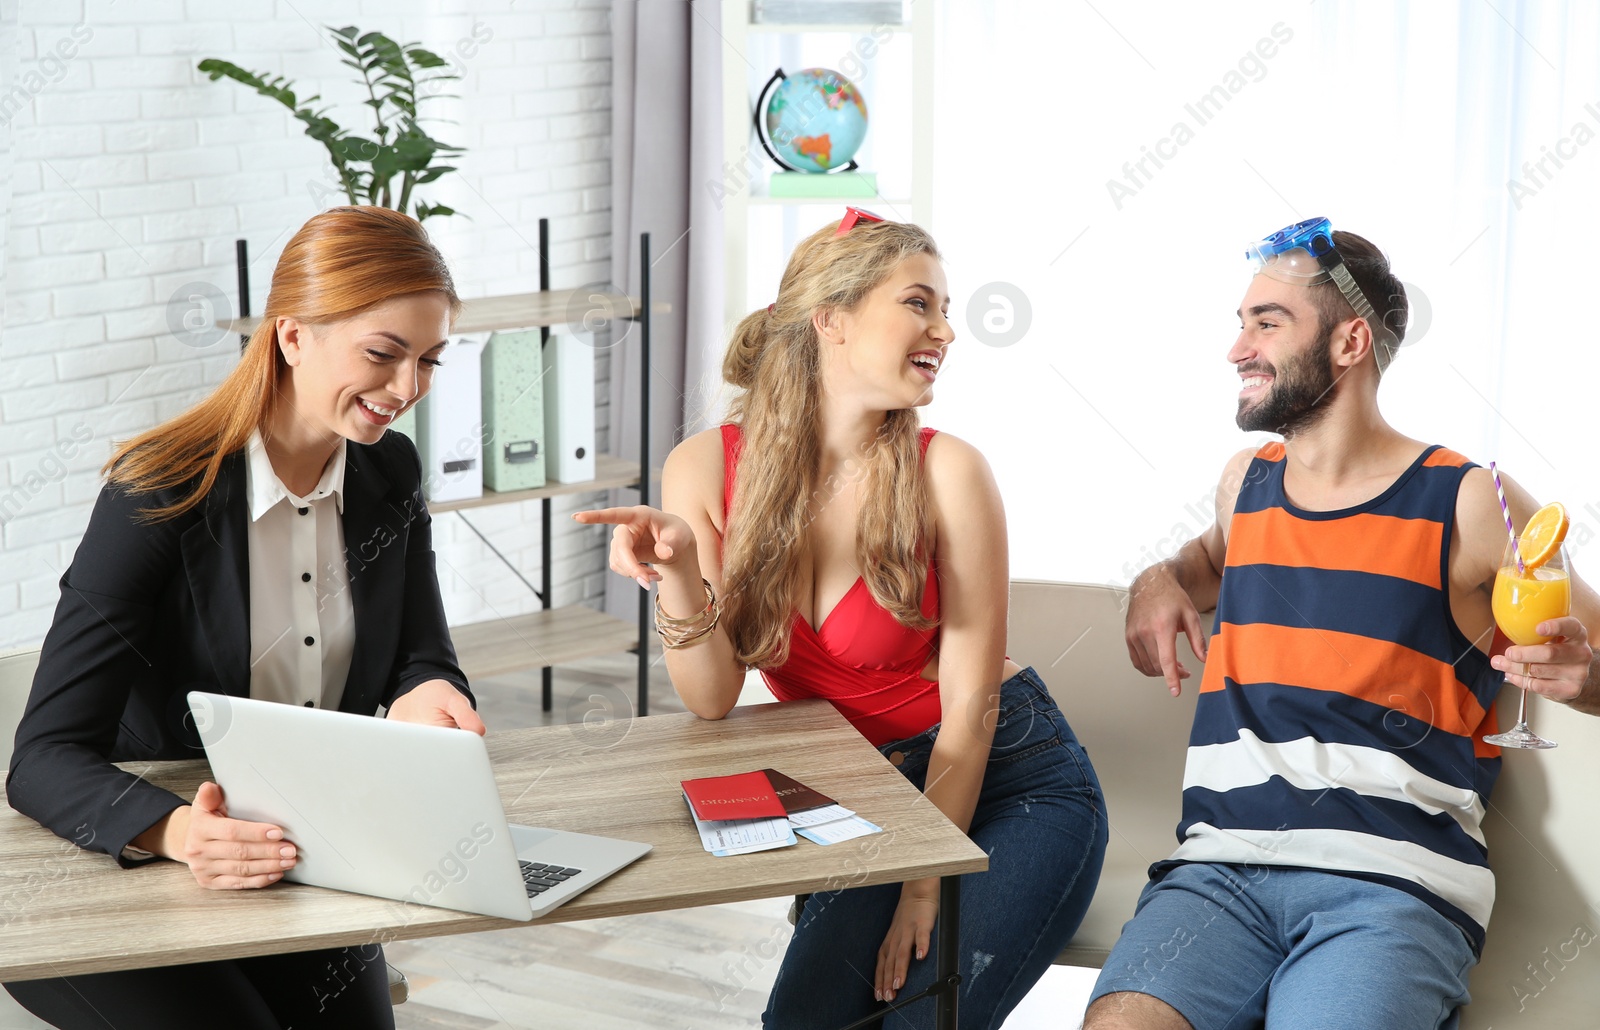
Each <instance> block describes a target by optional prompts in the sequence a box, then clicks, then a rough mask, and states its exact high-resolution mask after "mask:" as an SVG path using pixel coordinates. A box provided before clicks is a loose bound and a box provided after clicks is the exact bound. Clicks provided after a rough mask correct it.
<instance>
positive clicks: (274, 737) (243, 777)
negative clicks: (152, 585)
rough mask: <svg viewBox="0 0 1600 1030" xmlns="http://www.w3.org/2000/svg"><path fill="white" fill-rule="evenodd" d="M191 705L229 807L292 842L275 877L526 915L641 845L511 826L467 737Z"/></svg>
mask: <svg viewBox="0 0 1600 1030" xmlns="http://www.w3.org/2000/svg"><path fill="white" fill-rule="evenodd" d="M189 708H190V711H191V713H192V714H193V717H194V721H195V728H196V729H197V730H198V731H199V734H200V740H201V742H202V743H204V744H205V749H206V758H207V759H209V760H210V763H211V771H212V773H213V775H214V777H215V779H216V781H217V783H218V785H219V786H221V787H222V790H223V795H224V798H225V800H226V803H227V806H228V815H229V816H231V817H232V818H234V819H245V820H249V821H252V822H264V823H272V824H274V825H277V826H281V827H282V828H283V834H284V837H285V839H287V840H288V841H290V842H291V843H293V844H294V845H295V848H296V849H297V851H298V857H299V861H298V862H296V864H295V867H294V868H293V869H290V870H288V871H287V872H286V873H285V874H284V877H283V878H284V879H285V880H291V881H294V882H296V883H309V884H314V885H316V886H318V887H333V888H335V889H337V890H344V891H353V892H355V893H357V894H370V895H373V896H375V897H380V898H392V899H394V900H396V901H402V902H409V903H413V904H419V905H435V906H438V907H440V908H450V909H458V910H460V911H463V912H476V913H479V914H482V915H486V916H498V917H500V918H502V919H533V918H537V917H538V916H542V915H545V914H547V913H549V912H550V911H551V910H553V909H555V908H556V907H558V906H559V905H561V904H562V903H563V902H566V901H570V900H571V899H572V898H574V897H576V896H577V895H579V894H581V893H583V892H584V891H586V890H588V889H589V888H590V887H593V886H594V885H595V884H597V883H599V882H600V881H601V880H603V879H605V878H606V877H608V876H610V875H611V874H612V873H615V872H616V871H618V870H619V869H622V868H623V867H624V866H626V865H628V864H630V863H632V862H634V861H636V860H638V859H640V858H642V857H643V856H644V855H645V854H646V853H647V852H648V851H649V850H650V845H649V844H639V843H635V842H633V841H625V840H614V839H611V838H607V837H593V836H590V835H588V834H583V833H571V832H568V831H566V830H548V829H539V828H537V827H531V826H511V825H508V824H507V823H506V816H505V810H504V809H503V808H501V807H500V791H499V789H498V788H497V787H496V786H495V781H494V772H493V771H492V770H491V769H490V766H489V752H488V750H487V748H485V746H484V741H483V738H482V737H479V736H478V735H477V734H476V733H469V732H467V731H466V730H460V729H452V728H446V727H441V726H419V725H416V724H414V723H405V722H391V721H390V720H388V719H375V718H372V717H371V716H365V715H351V714H349V713H346V712H329V711H323V710H321V709H317V708H301V707H297V706H295V705H286V704H278V703H274V702H270V701H254V700H250V699H248V698H239V697H228V696H225V695H221V694H207V693H202V692H199V691H194V692H191V693H190V694H189ZM530 788H531V784H530Z"/></svg>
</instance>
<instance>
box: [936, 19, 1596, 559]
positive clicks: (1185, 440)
mask: <svg viewBox="0 0 1600 1030" xmlns="http://www.w3.org/2000/svg"><path fill="white" fill-rule="evenodd" d="M918 2H935V3H937V4H938V8H937V9H938V12H939V16H938V32H937V47H938V83H939V86H938V90H937V95H936V97H935V99H934V102H935V104H936V109H937V118H938V123H939V125H940V127H941V128H940V132H939V133H938V134H937V139H936V151H935V156H936V166H937V171H936V178H935V193H934V218H933V225H932V228H933V230H934V232H935V233H936V235H937V236H938V238H939V241H940V244H941V246H942V247H943V249H944V250H945V252H946V257H947V268H948V272H949V276H950V281H951V290H952V296H953V297H954V298H955V304H954V311H953V315H954V319H953V320H954V321H955V323H956V326H957V331H958V333H959V334H960V336H959V338H958V339H957V341H956V343H955V346H954V349H953V353H952V358H953V360H950V361H949V362H948V363H947V364H946V366H945V370H944V372H943V373H942V374H941V375H940V382H939V385H938V388H937V395H936V399H935V401H934V403H933V405H932V406H930V408H929V409H928V410H927V411H926V412H925V421H926V423H927V424H930V425H934V426H938V427H940V428H943V429H948V430H950V431H952V432H954V433H957V434H958V435H961V436H964V437H966V438H967V439H969V440H971V441H973V442H974V443H975V444H976V445H977V446H978V447H979V448H980V449H981V450H982V451H983V452H984V453H985V455H986V456H987V457H988V458H989V460H990V462H991V463H992V464H993V466H994V468H995V471H996V474H997V476H998V478H999V480H1000V486H1001V490H1002V493H1003V495H1004V497H1005V501H1006V507H1007V512H1008V517H1009V525H1010V532H1011V546H1012V565H1011V569H1012V574H1013V575H1015V576H1037V577H1047V578H1058V579H1076V580H1086V581H1092V582H1113V583H1126V582H1128V580H1129V579H1130V578H1131V576H1132V575H1134V574H1135V573H1137V572H1138V571H1139V569H1141V568H1143V567H1144V566H1146V565H1148V564H1150V563H1151V562H1152V561H1155V560H1157V559H1159V558H1162V557H1166V556H1168V555H1170V554H1171V553H1173V552H1174V551H1175V550H1176V549H1177V547H1178V545H1179V544H1181V543H1182V542H1183V540H1185V539H1187V538H1188V537H1190V536H1193V535H1195V534H1196V533H1198V532H1199V531H1200V530H1201V529H1203V528H1204V527H1205V526H1206V525H1207V524H1208V523H1209V522H1210V520H1211V508H1210V504H1211V489H1212V487H1213V485H1214V484H1215V483H1216V481H1217V479H1218V477H1219V475H1220V473H1221V470H1222V467H1223V464H1224V462H1225V461H1226V459H1227V458H1228V456H1229V455H1231V454H1232V453H1234V452H1235V451H1237V450H1238V449H1240V448H1241V447H1245V446H1248V445H1250V444H1251V443H1252V442H1254V440H1253V439H1252V438H1249V437H1246V436H1245V435H1244V434H1241V433H1239V432H1238V431H1237V430H1236V429H1235V428H1234V425H1233V409H1234V403H1235V402H1234V397H1235V393H1236V391H1237V389H1238V387H1237V381H1236V379H1235V377H1234V373H1233V370H1232V368H1231V366H1229V365H1228V364H1227V362H1226V361H1225V360H1224V355H1225V353H1226V351H1227V349H1228V347H1229V345H1230V344H1231V342H1232V340H1233V338H1234V337H1235V335H1236V334H1237V331H1238V321H1237V319H1236V317H1235V315H1234V310H1235V308H1236V307H1237V306H1238V302H1239V300H1240V298H1241V297H1242V296H1243V293H1244V290H1245V287H1246V284H1247V279H1248V269H1247V266H1246V263H1245V261H1244V258H1243V244H1244V243H1245V242H1246V241H1247V240H1251V239H1259V238H1260V237H1262V236H1263V235H1265V234H1267V233H1270V232H1272V231H1274V230H1276V229H1278V228H1280V227H1282V226H1285V225H1287V224H1289V223H1291V222H1294V221H1297V220H1299V219H1302V218H1307V217H1310V216H1313V215H1326V216H1328V217H1330V218H1331V219H1332V220H1333V224H1334V226H1335V228H1343V229H1349V230H1351V231H1354V232H1358V233H1360V234H1362V235H1364V236H1367V237H1368V238H1369V239H1371V240H1372V241H1373V242H1375V243H1376V244H1378V245H1379V246H1380V247H1382V248H1383V249H1384V250H1385V251H1386V252H1387V253H1388V254H1389V257H1390V259H1391V262H1392V264H1393V267H1394V269H1395V271H1396V273H1397V274H1398V275H1399V276H1400V278H1401V279H1402V280H1404V281H1405V282H1407V283H1408V284H1410V286H1411V293H1412V296H1413V299H1414V303H1415V306H1416V307H1417V309H1418V310H1417V313H1416V321H1415V326H1414V329H1413V331H1412V334H1411V338H1410V339H1409V340H1408V342H1407V346H1406V347H1405V348H1404V349H1403V350H1402V352H1401V356H1400V357H1399V359H1398V360H1397V361H1396V363H1395V365H1394V368H1393V371H1392V373H1391V374H1390V375H1389V376H1387V377H1386V379H1385V382H1384V384H1383V386H1382V389H1381V390H1380V393H1379V403H1380V406H1381V408H1382V410H1383V411H1384V412H1385V415H1386V417H1387V418H1388V419H1389V421H1390V422H1391V423H1392V424H1393V425H1395V426H1396V427H1397V428H1398V429H1400V430H1401V431H1402V432H1405V433H1407V434H1409V435H1411V436H1414V437H1417V438H1420V439H1423V440H1426V441H1429V442H1437V443H1442V444H1444V445H1446V446H1448V447H1451V448H1454V449H1456V450H1459V451H1462V452H1463V453H1465V454H1467V455H1468V456H1469V457H1471V458H1473V459H1474V460H1476V461H1479V462H1480V463H1484V464H1487V463H1488V462H1489V461H1490V460H1491V459H1493V460H1496V461H1498V462H1500V463H1501V465H1502V466H1503V467H1505V468H1506V469H1507V470H1508V471H1509V473H1510V474H1511V475H1513V476H1515V477H1516V478H1517V479H1518V480H1519V481H1521V482H1522V483H1523V484H1525V485H1526V486H1527V487H1528V488H1529V489H1530V490H1531V491H1532V492H1533V493H1534V495H1535V496H1536V497H1538V498H1539V499H1541V500H1560V501H1562V502H1564V503H1565V504H1566V505H1567V506H1568V508H1569V510H1570V511H1571V512H1572V515H1573V522H1574V526H1573V530H1572V535H1571V536H1570V537H1569V541H1570V542H1571V543H1572V545H1573V546H1572V550H1573V554H1574V560H1575V562H1576V563H1577V564H1578V566H1579V569H1580V572H1582V571H1583V569H1584V568H1585V567H1586V566H1587V565H1590V564H1593V565H1595V567H1596V568H1597V569H1600V465H1597V462H1596V460H1595V458H1594V445H1595V442H1596V440H1597V437H1600V433H1597V431H1596V429H1595V421H1594V418H1593V415H1592V414H1591V411H1590V410H1589V405H1590V401H1589V395H1590V393H1591V392H1592V384H1593V382H1594V377H1595V372H1596V371H1597V370H1600V351H1597V349H1596V340H1595V336H1596V330H1595V328H1594V319H1593V317H1592V307H1593V304H1592V298H1593V296H1594V295H1595V292H1596V286H1595V270H1596V268H1597V267H1600V261H1597V260H1596V258H1595V257H1594V250H1593V246H1592V241H1595V240H1597V239H1600V199H1597V195H1596V191H1595V189H1594V186H1593V184H1594V182H1595V177H1596V176H1597V175H1600V48H1597V45H1596V44H1597V43H1600V8H1596V7H1595V6H1594V5H1591V4H1588V3H1576V2H1574V3H1558V2H1550V3H1539V4H1510V3H1494V4H1490V3H1461V4H1443V3H1420V2H1412V3H1403V2H1402V3H1365V2H1348V0H1344V2H1341V0H1320V2H1318V3H1313V4H1294V5H1284V4H1278V3H1267V2H1244V3H1237V4H1204V5H1193V4H1188V3H1178V2H1163V3H1112V2H1104V3H1095V4H1093V5H1091V4H1089V3H1067V4H1061V3H1057V2H1055V0H1003V2H994V3H985V4H973V3H969V2H967V0H918ZM1541 162H1542V164H1541ZM1525 163H1526V165H1525ZM1518 186H1520V187H1521V188H1520V189H1519V188H1518ZM994 283H1000V284H1001V286H1000V287H999V288H995V287H990V288H988V289H983V288H982V287H985V286H986V285H987V284H994ZM1012 288H1014V290H1015V291H1016V293H1017V294H1018V295H1020V296H1021V297H1022V298H1024V299H1025V300H1026V301H1027V305H1028V307H1029V308H1030V309H1031V313H1030V316H1029V319H1028V325H1027V328H1026V330H1025V331H1019V330H1021V328H1022V326H1021V317H1020V316H1021V309H1020V307H1019V306H1018V305H1017V304H1016V303H1015V301H1014V300H1001V299H999V298H1001V297H1002V296H1004V294H1005V292H1006V290H1007V289H1012ZM969 316H976V317H978V318H979V319H980V320H981V319H983V318H987V319H988V320H989V325H990V327H991V329H996V330H999V332H998V335H999V336H1000V337H1001V338H1002V342H1005V343H1006V345H1005V346H993V345H985V344H984V343H981V342H979V341H978V337H977V334H976V333H974V332H973V331H972V330H971V329H970V328H969V327H968V324H967V320H968V318H969ZM1008 319H1010V322H1009V323H1008ZM1588 575H1589V578H1590V580H1591V582H1592V581H1593V580H1594V579H1595V577H1596V573H1595V571H1593V570H1591V571H1590V572H1589V574H1588Z"/></svg>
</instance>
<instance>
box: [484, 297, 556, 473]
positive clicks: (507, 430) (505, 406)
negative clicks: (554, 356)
mask: <svg viewBox="0 0 1600 1030" xmlns="http://www.w3.org/2000/svg"><path fill="white" fill-rule="evenodd" d="M543 380H544V362H543V360H542V358H541V356H540V352H539V331H538V330H537V329H532V330H522V331H518V332H509V333H504V332H502V333H495V334H493V335H492V336H490V337H489V342H488V344H487V345H486V346H485V347H484V349H483V485H484V486H486V487H488V488H489V489H490V490H497V491H500V492H502V493H504V492H506V491H510V490H531V489H533V488H534V487H538V486H544V483H545V447H544V439H545V435H544V381H543Z"/></svg>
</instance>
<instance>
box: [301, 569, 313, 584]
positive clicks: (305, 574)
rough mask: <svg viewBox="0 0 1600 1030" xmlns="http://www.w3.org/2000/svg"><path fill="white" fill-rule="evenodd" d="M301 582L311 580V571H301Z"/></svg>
mask: <svg viewBox="0 0 1600 1030" xmlns="http://www.w3.org/2000/svg"><path fill="white" fill-rule="evenodd" d="M300 582H302V583H309V582H311V573H309V572H302V573H300Z"/></svg>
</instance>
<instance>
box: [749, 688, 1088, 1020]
mask: <svg viewBox="0 0 1600 1030" xmlns="http://www.w3.org/2000/svg"><path fill="white" fill-rule="evenodd" d="M938 736H939V727H938V726H934V727H932V728H930V729H928V730H926V731H924V732H922V733H919V734H917V735H916V736H914V737H908V738H906V739H905V740H898V741H895V742H894V743H892V744H885V745H883V747H881V748H879V749H878V750H879V751H881V752H883V754H884V756H885V757H888V756H890V755H893V754H894V753H895V752H899V753H900V754H901V755H902V756H903V761H902V762H901V764H900V772H901V773H903V774H904V775H905V777H906V779H908V780H910V781H911V782H912V783H913V784H915V785H916V787H917V789H918V790H921V789H923V785H924V778H925V777H926V775H927V771H928V756H929V754H930V753H931V752H932V750H933V742H934V741H935V740H936V739H937V738H938ZM967 833H968V836H970V837H971V838H972V840H973V842H974V843H976V844H977V845H978V846H979V847H981V848H982V849H983V850H984V851H986V852H988V854H989V869H988V871H987V872H983V873H969V874H968V875H966V876H963V877H961V956H960V957H961V965H960V968H961V988H960V990H961V1001H960V1004H961V1028H962V1030H989V1028H993V1027H998V1026H999V1025H1000V1024H1001V1023H1002V1022H1003V1021H1004V1020H1005V1017H1006V1014H1007V1013H1009V1012H1010V1011H1011V1010H1012V1009H1013V1008H1014V1007H1015V1006H1016V1004H1017V1002H1019V1001H1021V1000H1022V996H1023V995H1024V994H1026V993H1027V992H1028V989H1029V988H1031V987H1032V986H1033V985H1034V983H1036V982H1037V981H1038V979H1039V977H1041V976H1043V975H1044V972H1045V970H1046V969H1047V968H1049V966H1050V960H1051V959H1053V958H1055V956H1056V955H1057V954H1058V953H1059V952H1060V951H1061V948H1062V946H1063V945H1065V944H1066V943H1067V941H1068V940H1069V939H1070V938H1071V937H1072V935H1073V934H1074V933H1076V932H1077V929H1078V924H1079V923H1080V922H1082V921H1083V914H1084V912H1086V911H1087V910H1088V908H1089V899H1090V898H1091V897H1093V895H1094V888H1095V884H1096V883H1097V882H1098V881H1099V879H1100V862H1101V860H1102V859H1103V858H1104V857H1105V850H1106V805H1105V797H1104V795H1102V794H1101V792H1100V781H1099V780H1098V779H1096V778H1095V774H1094V768H1093V767H1092V766H1090V764H1089V759H1088V757H1087V756H1086V755H1085V754H1084V752H1083V748H1082V747H1080V746H1079V744H1078V741H1077V738H1076V737H1074V736H1073V735H1072V729H1071V727H1069V726H1068V725H1067V721H1066V719H1064V718H1062V716H1061V712H1060V711H1059V710H1058V709H1057V708H1056V705H1055V702H1054V701H1053V700H1051V698H1050V695H1049V693H1048V692H1047V691H1046V690H1045V688H1044V684H1043V683H1041V682H1040V681H1039V677H1038V676H1037V675H1036V674H1035V673H1034V671H1033V670H1032V669H1024V670H1023V671H1022V672H1019V673H1018V674H1017V675H1015V676H1013V677H1011V678H1010V679H1009V680H1007V681H1006V682H1005V683H1004V684H1002V685H1001V688H1000V718H999V721H998V722H997V723H996V726H995V732H994V744H993V746H992V747H991V749H990V752H989V765H988V768H987V770H986V771H985V772H984V776H983V789H982V791H981V792H980V793H979V795H978V805H977V809H976V811H975V812H974V813H973V816H972V824H971V826H970V827H969V828H968V831H967ZM899 902H900V885H899V884H896V883H890V884H880V885H877V886H872V887H855V888H850V889H847V890H842V891H834V892H832V893H827V894H813V895H811V896H810V897H809V898H808V899H807V900H806V903H805V906H804V908H802V909H801V911H800V913H799V918H798V919H797V926H796V928H795V934H794V939H793V940H792V941H791V942H790V943H789V950H788V951H787V952H786V953H785V954H784V956H783V965H782V966H780V967H779V969H778V978H777V982H776V983H775V984H774V985H773V988H772V997H771V998H770V999H769V1001H768V1003H767V1011H766V1013H765V1014H764V1015H763V1016H762V1023H763V1025H764V1026H767V1027H772V1028H776V1030H809V1028H813V1027H814V1028H817V1030H837V1028H838V1027H842V1026H845V1025H846V1024H848V1023H850V1022H852V1021H854V1020H857V1019H860V1018H862V1017H863V1016H866V1015H867V1014H869V1013H870V1012H872V1011H873V1010H874V1009H875V1008H877V1007H879V1006H880V1004H881V1003H880V1002H877V1001H875V1000H874V999H873V997H872V981H873V974H874V972H875V970H876V969H877V962H878V959H877V955H878V947H879V946H880V945H881V944H882V943H883V938H884V935H885V934H886V933H887V932H888V929H889V922H890V919H891V918H892V917H893V915H894V910H895V907H896V905H898V904H899ZM937 941H938V936H937V931H935V935H934V938H933V942H932V943H933V945H934V947H930V948H929V950H928V955H927V957H926V958H924V959H922V960H921V961H918V960H917V958H916V957H915V956H913V957H912V959H911V965H910V969H909V971H908V973H907V979H906V984H905V986H904V987H903V988H901V990H900V992H899V997H901V998H905V997H910V996H911V995H913V994H916V993H917V992H918V991H921V990H923V989H924V988H925V987H927V986H928V985H929V984H930V983H932V982H933V974H934V969H935V967H934V959H935V951H936V947H937ZM936 1004H937V1001H936V999H934V998H925V999H923V1000H921V1001H918V1002H914V1003H912V1004H911V1005H908V1006H906V1007H905V1008H903V1009H901V1010H900V1011H898V1012H896V1013H895V1014H894V1015H892V1016H890V1017H889V1018H888V1019H886V1020H885V1021H884V1026H885V1027H886V1028H887V1030H902V1028H905V1027H932V1026H933V1021H934V1011H935V1006H936Z"/></svg>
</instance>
